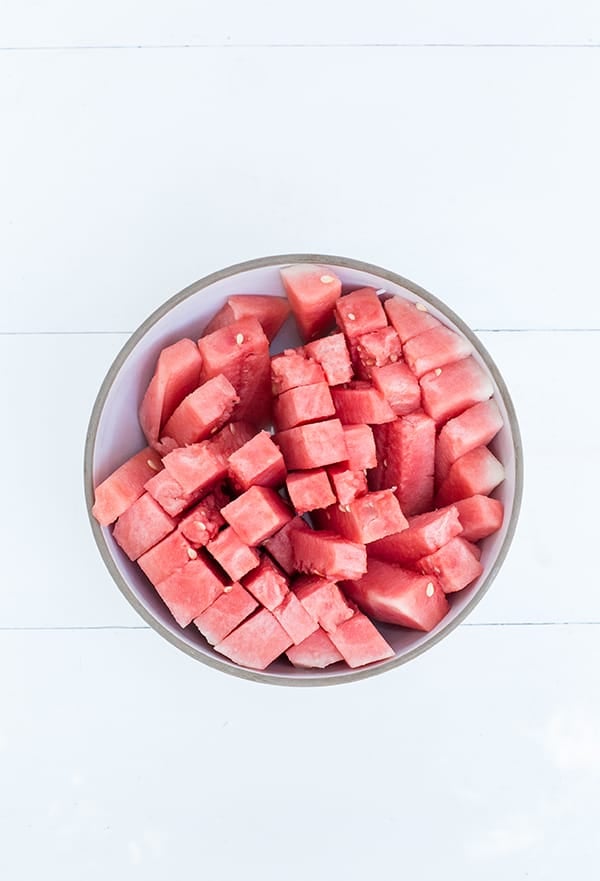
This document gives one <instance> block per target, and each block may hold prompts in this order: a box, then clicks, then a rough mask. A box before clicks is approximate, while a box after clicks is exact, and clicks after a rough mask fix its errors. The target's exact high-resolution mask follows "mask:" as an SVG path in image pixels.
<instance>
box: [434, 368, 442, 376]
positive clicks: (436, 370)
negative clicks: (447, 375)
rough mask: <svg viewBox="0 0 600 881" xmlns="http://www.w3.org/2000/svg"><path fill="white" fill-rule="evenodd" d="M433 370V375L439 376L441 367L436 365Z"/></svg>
mask: <svg viewBox="0 0 600 881" xmlns="http://www.w3.org/2000/svg"><path fill="white" fill-rule="evenodd" d="M434 372H435V375H436V376H440V374H441V372H442V368H441V367H436V368H435V371H434Z"/></svg>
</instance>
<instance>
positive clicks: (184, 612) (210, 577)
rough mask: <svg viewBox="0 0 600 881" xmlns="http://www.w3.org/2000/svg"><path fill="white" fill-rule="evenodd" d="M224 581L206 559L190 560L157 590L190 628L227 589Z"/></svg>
mask: <svg viewBox="0 0 600 881" xmlns="http://www.w3.org/2000/svg"><path fill="white" fill-rule="evenodd" d="M224 586H225V585H224V584H223V582H222V581H221V579H220V578H219V577H218V575H216V573H215V572H214V570H213V569H212V567H211V566H209V564H208V563H207V562H206V561H205V560H204V559H203V558H202V557H200V556H199V557H198V558H197V559H196V560H190V561H189V562H188V563H186V565H185V566H184V567H183V568H182V569H178V570H177V571H176V572H173V573H172V575H169V577H168V578H165V580H164V581H161V582H160V584H157V585H156V591H157V593H158V594H159V596H160V597H161V599H162V600H163V602H164V603H165V605H166V606H167V608H168V609H169V611H170V612H171V614H172V615H173V617H174V618H175V620H176V621H177V623H178V624H179V626H180V627H187V626H188V624H190V623H191V622H192V621H193V620H194V618H197V617H198V615H201V614H202V612H203V611H204V610H205V609H206V608H207V607H208V606H210V604H211V603H213V602H214V601H215V600H216V598H217V597H218V596H219V595H220V594H221V593H222V592H223V588H224Z"/></svg>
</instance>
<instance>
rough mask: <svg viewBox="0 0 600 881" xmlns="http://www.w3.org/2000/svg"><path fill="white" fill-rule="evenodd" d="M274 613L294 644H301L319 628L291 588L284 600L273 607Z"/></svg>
mask: <svg viewBox="0 0 600 881" xmlns="http://www.w3.org/2000/svg"><path fill="white" fill-rule="evenodd" d="M273 614H274V615H275V617H276V618H277V620H278V621H279V623H280V624H281V626H282V627H283V629H284V630H285V632H286V633H287V634H288V636H289V637H290V639H291V640H292V642H293V643H294V645H299V644H300V643H301V642H303V641H304V640H305V639H307V637H309V636H310V635H311V633H314V632H315V630H318V628H319V625H318V624H317V622H316V621H314V620H313V618H312V617H311V616H310V615H309V614H308V612H307V611H306V609H305V608H304V606H303V605H302V603H301V602H300V600H299V599H298V597H297V596H296V594H295V593H293V592H292V591H291V590H290V591H288V593H287V594H286V595H285V599H284V600H283V602H282V603H281V604H280V605H279V606H277V608H275V609H273Z"/></svg>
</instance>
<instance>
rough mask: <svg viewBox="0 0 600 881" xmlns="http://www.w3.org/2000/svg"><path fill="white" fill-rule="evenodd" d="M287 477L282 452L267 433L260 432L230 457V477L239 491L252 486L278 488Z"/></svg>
mask: <svg viewBox="0 0 600 881" xmlns="http://www.w3.org/2000/svg"><path fill="white" fill-rule="evenodd" d="M285 475H286V468H285V462H284V461H283V456H282V455H281V451H280V449H279V447H277V446H276V445H275V444H274V443H273V441H272V440H271V436H270V435H269V434H268V433H267V432H266V431H259V432H258V434H256V435H255V436H254V437H253V438H252V439H251V440H249V441H247V442H246V443H245V444H244V445H243V446H242V447H240V448H239V450H237V451H236V452H235V453H232V454H231V456H230V457H229V477H230V478H231V482H232V484H233V486H234V487H235V488H236V489H237V490H246V489H249V488H250V487H251V486H271V487H277V486H280V484H282V483H283V481H284V480H285Z"/></svg>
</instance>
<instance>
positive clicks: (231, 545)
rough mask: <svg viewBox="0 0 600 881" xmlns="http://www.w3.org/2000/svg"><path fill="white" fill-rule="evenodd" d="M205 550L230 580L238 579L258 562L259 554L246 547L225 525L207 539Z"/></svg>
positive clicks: (229, 527) (254, 567)
mask: <svg viewBox="0 0 600 881" xmlns="http://www.w3.org/2000/svg"><path fill="white" fill-rule="evenodd" d="M206 550H207V551H208V552H209V554H210V555H211V556H212V557H214V558H215V560H216V561H217V563H219V565H220V566H221V568H222V569H224V570H225V572H226V573H227V575H228V576H229V577H230V578H231V580H232V581H239V580H240V578H242V577H243V576H244V575H247V574H248V572H251V571H252V569H256V567H257V566H258V564H259V563H260V556H259V554H258V553H257V552H256V551H255V550H254V548H251V547H248V545H247V544H244V542H243V541H242V540H241V538H240V537H239V536H238V534H237V533H236V532H235V531H234V530H233V529H232V528H231V526H227V527H226V528H225V529H223V530H221V532H219V533H218V534H217V536H216V537H215V538H214V539H213V540H212V541H209V542H208V544H207V545H206Z"/></svg>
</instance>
